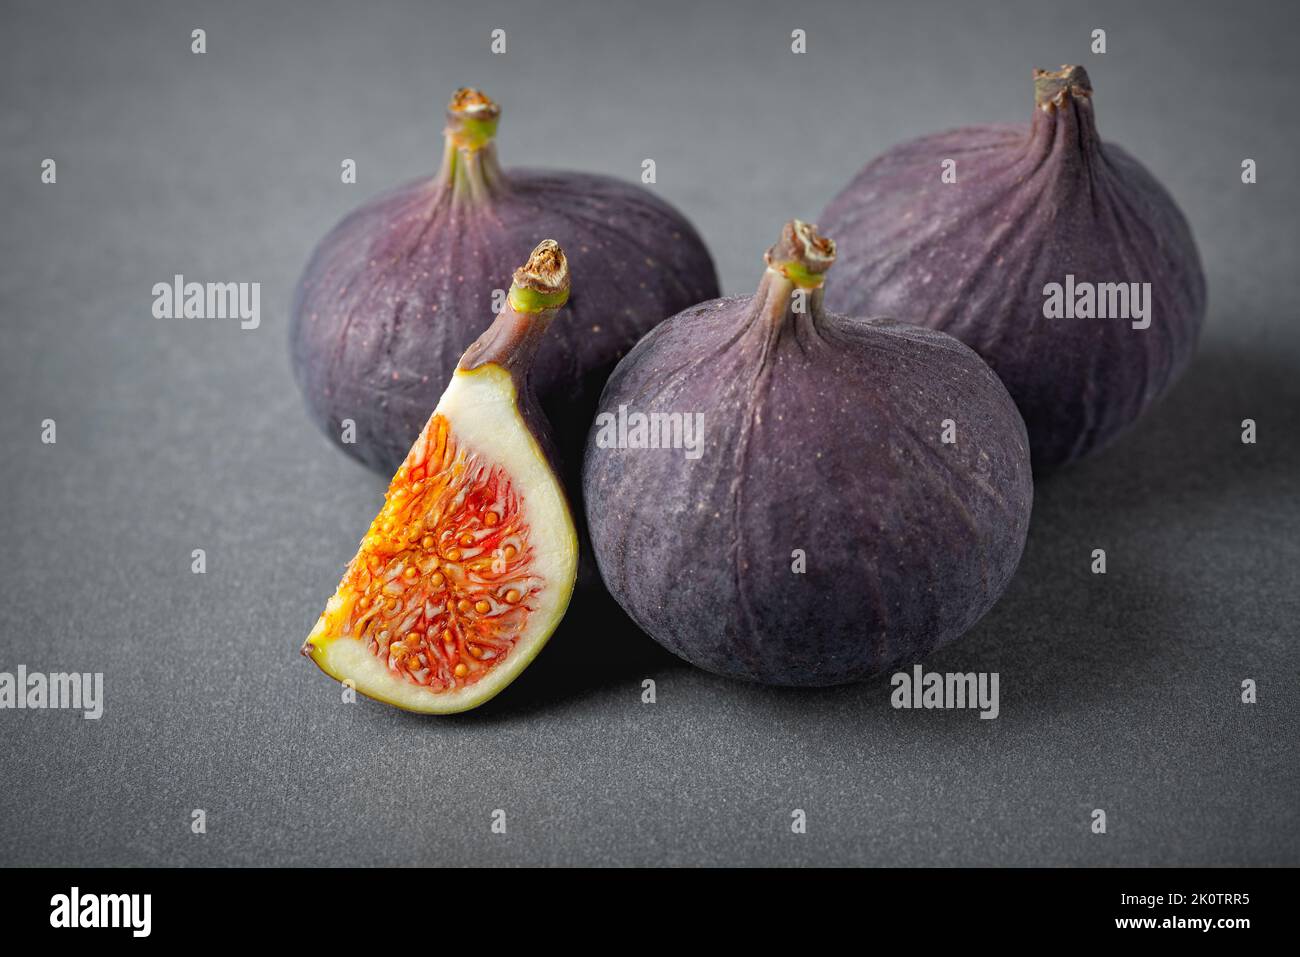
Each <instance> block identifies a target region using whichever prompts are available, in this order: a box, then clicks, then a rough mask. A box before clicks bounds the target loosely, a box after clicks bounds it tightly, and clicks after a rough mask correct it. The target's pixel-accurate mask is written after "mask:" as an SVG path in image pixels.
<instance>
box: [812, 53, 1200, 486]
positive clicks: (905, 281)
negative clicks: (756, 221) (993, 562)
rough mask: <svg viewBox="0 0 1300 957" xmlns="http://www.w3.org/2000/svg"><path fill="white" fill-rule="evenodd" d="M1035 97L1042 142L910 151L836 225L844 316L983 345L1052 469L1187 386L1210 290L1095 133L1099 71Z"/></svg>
mask: <svg viewBox="0 0 1300 957" xmlns="http://www.w3.org/2000/svg"><path fill="white" fill-rule="evenodd" d="M1035 100H1036V103H1035V108H1034V114H1033V120H1032V122H1031V123H1030V124H1029V126H1028V127H1025V126H977V127H968V128H964V129H958V130H953V131H950V132H947V133H940V134H937V135H933V136H926V137H923V138H921V139H918V140H914V141H912V142H909V143H905V144H903V145H902V146H898V147H895V148H894V149H892V150H890V151H889V152H887V153H886V154H884V155H883V156H881V157H880V158H879V159H877V160H875V161H874V162H872V163H871V164H869V165H868V166H867V167H866V168H865V169H863V170H862V172H860V173H859V174H858V175H857V177H856V178H855V179H854V180H853V182H852V183H850V184H849V186H848V187H847V188H846V189H845V190H844V191H843V192H842V193H840V195H839V196H837V197H836V198H835V199H834V200H833V201H832V202H831V204H830V205H829V206H828V207H827V209H826V211H825V213H824V214H823V223H824V224H825V226H826V228H827V229H828V230H830V231H832V232H833V233H834V234H835V235H836V236H837V237H838V239H839V241H840V249H841V257H840V259H841V265H840V267H839V269H838V271H837V283H836V284H835V285H834V286H833V287H832V288H831V289H830V290H829V291H828V293H827V296H828V302H829V303H830V305H831V306H832V307H834V308H837V309H842V310H845V311H850V312H854V313H860V312H865V313H869V314H886V315H892V316H897V317H899V318H901V319H906V320H908V321H912V322H917V323H920V324H922V325H925V326H929V327H931V328H934V329H941V330H943V331H945V332H948V333H950V334H952V335H954V336H956V337H957V338H958V339H961V340H962V341H963V342H965V343H966V344H967V345H969V346H970V347H971V348H973V349H974V350H975V351H976V352H978V353H979V354H980V355H981V356H982V357H983V358H984V359H985V361H987V362H988V363H989V365H990V366H992V367H993V369H994V371H996V372H997V373H998V375H999V376H1000V377H1001V378H1002V381H1003V382H1004V383H1006V386H1007V389H1008V390H1009V391H1010V393H1011V395H1012V397H1013V398H1014V399H1015V400H1016V404H1017V406H1018V407H1019V408H1020V411H1021V414H1022V415H1023V416H1024V419H1025V424H1026V426H1027V428H1028V430H1029V441H1030V447H1031V450H1032V453H1033V459H1034V465H1035V467H1036V468H1044V467H1051V466H1056V465H1061V464H1063V463H1066V462H1070V461H1072V460H1074V459H1077V458H1079V457H1081V456H1083V455H1086V454H1088V453H1089V452H1092V451H1094V450H1096V449H1099V448H1101V447H1102V446H1104V445H1105V444H1106V443H1107V442H1109V441H1110V440H1111V439H1113V438H1114V437H1115V436H1116V435H1118V434H1119V433H1120V432H1121V431H1122V430H1123V429H1124V428H1125V427H1126V426H1128V425H1129V424H1130V423H1132V422H1133V421H1134V420H1136V419H1137V418H1138V417H1139V416H1140V415H1141V414H1142V413H1143V412H1144V411H1145V410H1146V409H1147V408H1148V407H1149V406H1150V405H1151V404H1152V403H1153V402H1154V401H1155V400H1156V399H1157V398H1158V397H1159V396H1160V395H1161V394H1162V393H1164V392H1165V391H1166V390H1167V389H1168V388H1169V387H1170V386H1171V384H1172V383H1173V382H1174V380H1175V379H1176V378H1177V377H1178V375H1179V374H1180V373H1181V372H1182V370H1183V369H1184V367H1185V366H1186V365H1187V364H1188V362H1189V361H1190V359H1191V356H1192V353H1193V351H1194V350H1195V347H1196V339H1197V335H1198V333H1199V331H1200V327H1201V322H1202V319H1203V318H1204V314H1205V277H1204V275H1203V274H1202V272H1201V264H1200V258H1199V256H1198V254H1197V251H1196V244H1195V242H1194V241H1193V239H1192V234H1191V230H1190V228H1189V227H1188V225H1187V221H1186V219H1184V217H1183V215H1182V213H1181V212H1180V211H1179V209H1178V207H1177V206H1176V205H1175V204H1174V201H1173V199H1172V198H1170V196H1169V194H1168V193H1167V192H1166V191H1165V189H1164V187H1162V186H1161V185H1160V183H1159V182H1157V181H1156V179H1155V178H1154V177H1153V176H1152V175H1151V174H1150V173H1149V172H1148V171H1147V170H1146V169H1145V167H1143V166H1142V165H1141V164H1140V163H1138V161H1137V160H1135V159H1133V158H1132V157H1131V156H1129V154H1128V153H1126V152H1125V151H1124V150H1122V149H1121V148H1120V147H1118V146H1115V145H1114V144H1112V143H1103V142H1102V140H1101V138H1100V137H1099V136H1098V135H1097V130H1096V125H1095V122H1094V117H1093V102H1092V87H1091V84H1090V83H1089V80H1088V76H1087V74H1086V73H1085V72H1084V70H1083V69H1082V68H1080V67H1063V68H1062V69H1061V70H1060V71H1059V72H1045V71H1037V72H1036V73H1035ZM1142 312H1145V315H1141V313H1142ZM1103 313H1104V314H1105V318H1103V317H1102V314H1103Z"/></svg>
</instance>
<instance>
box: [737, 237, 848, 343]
mask: <svg viewBox="0 0 1300 957" xmlns="http://www.w3.org/2000/svg"><path fill="white" fill-rule="evenodd" d="M764 259H765V260H766V262H767V269H766V270H764V271H763V278H762V281H760V282H759V285H758V293H757V294H756V295H755V296H754V315H755V316H758V317H762V319H761V324H762V325H763V326H765V327H766V328H768V329H769V330H774V331H779V330H781V329H783V328H785V327H786V325H787V323H789V322H791V321H793V320H795V319H796V318H797V317H798V316H803V317H806V318H807V319H808V320H810V321H812V322H814V323H815V322H817V321H819V320H820V317H821V312H822V298H823V290H822V283H823V282H824V281H825V278H826V270H828V269H830V268H831V265H832V264H833V263H834V262H835V243H834V241H833V240H830V239H827V238H825V237H824V236H819V235H818V234H817V227H816V226H813V225H811V224H809V223H805V222H801V221H800V220H797V219H794V220H791V221H790V222H788V223H786V224H785V227H784V228H783V229H782V230H781V238H780V239H778V240H777V241H776V244H775V245H773V246H772V248H770V249H769V250H768V251H767V253H766V255H765V256H764ZM800 292H803V293H805V295H802V296H797V295H796V294H797V293H800Z"/></svg>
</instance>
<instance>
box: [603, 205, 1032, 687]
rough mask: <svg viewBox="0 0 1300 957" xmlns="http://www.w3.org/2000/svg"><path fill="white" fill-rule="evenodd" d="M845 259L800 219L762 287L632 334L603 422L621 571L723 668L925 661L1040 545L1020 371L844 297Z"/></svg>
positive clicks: (705, 662)
mask: <svg viewBox="0 0 1300 957" xmlns="http://www.w3.org/2000/svg"><path fill="white" fill-rule="evenodd" d="M834 259H835V244H834V243H833V242H832V241H831V240H830V239H827V238H824V237H822V236H820V235H819V234H818V233H817V232H816V227H813V226H810V225H807V224H805V223H801V222H799V221H798V220H796V221H794V222H791V223H788V224H787V225H786V226H785V228H784V230H783V233H782V236H781V238H780V240H779V241H778V242H777V244H776V245H774V246H773V247H772V248H771V249H769V250H768V252H767V256H766V261H767V269H766V271H765V272H764V273H763V277H762V280H761V281H760V283H759V286H758V292H757V293H756V294H755V295H754V296H753V297H751V298H724V299H715V300H713V301H711V302H706V303H702V304H700V305H697V306H694V307H692V308H690V309H687V310H686V311H684V312H682V313H680V314H678V315H676V316H674V317H673V318H671V319H669V320H668V321H666V322H664V323H663V324H661V325H659V326H657V327H655V328H654V329H653V330H651V331H650V333H649V334H647V335H646V336H645V338H643V339H642V340H641V342H640V343H638V344H637V346H636V347H635V348H634V349H633V350H632V351H631V352H629V353H628V355H627V356H626V357H625V358H624V359H623V360H622V361H621V362H620V363H619V364H618V367H617V368H616V369H615V370H614V373H613V375H612V376H611V377H610V380H609V383H608V384H607V385H606V387H605V392H604V395H603V396H602V398H601V404H600V410H599V412H598V415H597V417H596V420H595V422H594V424H593V426H592V431H591V434H590V436H589V439H588V444H587V454H586V459H585V463H584V469H583V492H584V497H585V503H586V514H587V521H588V524H589V531H590V536H591V542H592V547H593V549H594V551H595V556H596V562H597V564H598V566H599V569H600V573H601V575H602V577H603V578H604V581H605V584H606V587H607V588H608V589H609V591H610V593H611V594H612V595H613V596H614V597H615V599H617V600H618V602H619V604H621V605H622V606H623V608H624V610H625V611H626V612H627V613H628V614H629V616H630V617H631V618H632V619H633V620H634V621H635V622H636V623H637V624H638V625H639V626H640V627H641V628H642V629H643V630H644V631H645V632H647V633H648V634H649V635H650V636H651V637H653V638H654V639H656V640H657V641H658V642H659V643H660V644H662V645H664V646H665V647H666V648H668V649H669V650H670V651H673V652H675V653H676V654H677V655H679V656H681V657H682V658H685V659H686V660H687V661H690V662H692V663H694V664H696V665H698V666H700V667H702V668H705V669H707V670H709V671H713V672H716V673H718V674H722V675H727V676H731V677H736V678H743V679H749V680H753V681H759V682H764V683H769V684H778V685H831V684H840V683H844V682H849V681H854V680H858V679H862V678H866V677H869V676H871V675H875V674H879V673H881V672H883V671H886V670H889V669H891V668H893V667H895V666H897V665H900V664H904V663H910V662H913V661H915V660H917V659H919V658H920V657H922V656H923V655H925V654H927V653H928V652H930V651H932V650H933V649H935V648H938V647H940V646H941V645H944V644H946V643H947V642H949V641H952V640H953V639H954V638H956V637H958V636H959V635H961V634H962V633H963V632H964V631H966V630H967V629H968V628H970V626H971V625H972V624H974V623H975V621H976V620H977V619H979V617H980V616H981V615H983V614H984V613H985V611H987V610H988V609H989V608H990V607H991V606H992V605H993V603H994V602H995V601H996V600H997V598H998V597H999V596H1000V595H1001V593H1002V591H1003V589H1004V588H1005V587H1006V584H1007V582H1008V580H1009V579H1010V578H1011V575H1012V572H1013V571H1014V570H1015V568H1016V564H1017V562H1018V561H1019V559H1020V553H1021V550H1022V549H1023V547H1024V543H1025V534H1026V531H1027V528H1028V525H1029V512H1030V506H1031V503H1032V499H1033V488H1032V481H1031V470H1030V460H1029V449H1028V439H1027V437H1026V434H1025V427H1024V423H1023V422H1022V421H1021V419H1020V415H1019V414H1018V413H1017V412H1016V407H1015V404H1014V403H1013V402H1012V401H1011V397H1010V396H1009V395H1008V394H1007V391H1006V389H1005V388H1004V387H1003V385H1002V383H1001V382H1000V381H999V380H998V378H997V376H995V375H994V374H993V372H992V370H990V369H989V367H988V366H987V365H985V363H984V362H982V361H981V360H980V358H979V357H978V356H977V355H975V353H974V352H972V351H971V350H970V349H968V348H967V347H966V346H964V345H962V344H961V343H960V342H958V341H957V340H956V339H953V338H952V337H950V336H947V335H945V334H944V333H941V332H937V331H934V330H931V329H925V328H921V327H919V326H915V325H910V324H907V323H902V322H896V321H894V320H891V319H855V318H849V317H845V316H841V315H837V314H835V313H832V312H829V311H826V310H825V309H824V307H823V289H822V283H823V280H824V278H825V274H826V272H827V269H828V268H829V267H830V266H831V264H832V262H833V261H834ZM692 422H693V425H691V427H690V430H689V431H690V432H691V433H693V435H692V441H691V442H690V443H687V442H685V440H684V439H683V440H682V441H678V440H677V435H678V433H679V432H680V434H681V435H682V436H686V434H687V432H688V429H687V425H688V424H689V423H692ZM677 446H682V448H679V447H677Z"/></svg>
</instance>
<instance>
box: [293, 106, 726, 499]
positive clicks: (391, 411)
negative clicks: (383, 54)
mask: <svg viewBox="0 0 1300 957" xmlns="http://www.w3.org/2000/svg"><path fill="white" fill-rule="evenodd" d="M499 114H500V110H499V108H498V107H497V105H496V104H495V103H494V102H493V101H492V100H490V99H488V98H487V97H486V96H484V95H483V94H482V93H480V92H478V91H475V90H469V89H462V90H459V91H457V93H456V94H455V96H454V97H453V98H452V101H451V104H450V106H449V107H448V110H447V128H446V131H445V144H444V151H443V161H442V168H441V171H440V172H439V173H438V175H437V176H435V177H433V178H430V179H422V180H419V181H417V182H414V183H411V184H408V185H406V186H402V187H400V188H398V189H396V190H393V191H391V192H389V193H386V194H384V195H381V196H379V197H378V198H376V199H372V200H370V201H369V202H367V203H365V204H364V205H363V206H361V207H360V208H359V209H357V210H355V211H354V212H352V213H351V214H350V215H349V216H347V217H346V218H345V219H344V220H343V221H342V222H340V223H339V224H338V225H337V226H335V227H334V229H333V230H332V231H331V232H330V233H329V234H328V235H327V236H326V237H325V238H324V239H323V240H322V241H321V243H320V245H319V246H318V247H317V248H316V250H315V252H314V253H313V254H312V257H311V261H310V263H309V264H308V266H307V268H306V270H305V272H304V273H303V276H302V278H301V279H300V281H299V284H298V288H297V291H296V293H295V296H294V302H293V310H292V315H291V325H290V348H291V354H292V360H293V368H294V374H295V376H296V378H297V381H298V384H299V386H300V388H301V390H302V393H303V396H304V398H305V400H306V404H307V407H308V409H309V411H310V412H311V414H312V416H313V418H314V419H315V420H316V422H317V423H318V425H319V426H320V427H321V429H322V430H323V431H324V432H325V433H326V434H327V435H328V436H329V437H330V438H331V439H332V440H333V441H334V442H335V443H337V444H339V445H340V446H341V447H342V448H343V449H344V450H345V451H346V452H348V453H349V454H350V455H352V456H354V457H356V458H358V459H360V460H361V461H362V462H364V463H365V464H366V465H368V466H370V467H371V468H373V469H375V470H377V471H380V472H382V473H384V474H386V475H391V474H392V473H393V471H394V470H395V469H396V468H397V466H398V464H399V463H400V462H401V461H402V458H403V457H404V456H405V455H406V452H407V449H409V448H410V446H411V443H412V442H413V441H414V439H415V437H416V435H418V434H419V432H420V429H421V428H422V427H423V425H424V422H425V419H426V418H427V417H428V413H429V409H430V408H432V407H433V404H434V403H435V402H436V401H437V399H438V394H439V390H440V389H441V388H442V386H443V384H445V383H446V382H447V380H448V378H449V377H450V376H451V374H452V370H454V369H455V367H456V362H457V360H458V359H459V358H460V355H461V353H463V352H464V351H465V348H466V347H467V346H468V345H469V344H470V343H471V342H473V341H474V340H475V338H476V337H477V336H478V335H479V334H480V333H481V332H482V331H483V330H484V328H485V327H486V324H487V323H486V321H485V320H486V318H487V317H490V316H491V315H492V311H493V307H494V306H497V305H499V300H498V302H494V300H493V297H494V294H495V295H497V296H498V297H499V295H500V294H501V293H504V290H503V289H499V284H500V280H501V279H502V277H506V276H509V275H510V270H511V269H513V268H514V267H515V266H516V265H518V263H519V262H520V261H521V260H522V259H523V258H524V256H526V255H527V253H528V251H529V250H530V249H532V248H533V247H534V246H535V245H536V244H537V243H538V242H540V241H541V240H542V239H544V238H546V237H548V236H553V237H555V238H556V239H557V240H558V241H559V243H560V244H561V245H562V246H563V247H564V248H565V250H566V251H567V254H568V256H569V258H570V269H571V270H572V273H573V275H574V277H575V282H574V286H575V288H576V289H577V292H575V294H574V296H573V298H572V299H571V300H570V302H569V312H568V316H569V319H568V321H566V322H565V323H563V324H562V325H561V326H559V327H557V328H556V329H555V330H553V332H552V334H551V335H549V336H548V337H547V339H546V341H545V342H543V343H542V346H541V348H540V350H539V353H538V356H537V361H536V363H535V364H534V367H533V379H534V383H535V386H536V388H537V391H538V396H539V398H540V399H541V402H542V405H543V408H544V410H545V411H546V413H547V415H548V417H549V419H550V421H551V422H552V423H553V425H554V427H555V431H554V433H553V437H554V438H555V440H556V442H557V444H558V446H559V451H560V452H561V453H562V455H563V457H565V458H566V459H570V458H571V459H572V460H573V461H574V462H575V467H574V472H575V474H576V471H577V467H576V462H577V461H578V460H580V457H581V448H582V441H583V439H584V438H585V436H586V430H587V425H588V424H589V423H590V421H591V416H592V413H593V411H594V409H595V404H596V401H597V399H598V398H599V396H600V389H601V387H602V386H603V385H604V382H605V379H606V377H607V376H608V374H609V372H610V370H611V369H613V367H614V364H615V362H617V361H618V359H619V358H620V357H621V356H622V355H623V354H624V353H626V351H627V350H628V349H630V348H631V347H632V345H633V344H635V343H636V341H637V339H639V338H640V337H641V335H642V334H643V333H644V332H646V331H647V330H648V329H649V328H651V327H652V326H653V325H654V324H655V323H657V322H660V321H661V320H663V319H664V318H665V317H667V316H670V315H672V314H673V313H675V312H678V311H679V310H681V309H684V308H686V307H687V306H689V305H691V304H693V303H696V302H699V301H700V300H702V299H708V298H710V297H712V296H716V295H717V294H718V292H717V279H716V276H715V274H714V270H713V263H712V260H711V259H710V257H709V253H708V250H707V249H705V247H704V244H703V242H702V240H701V239H700V237H699V236H698V234H697V233H696V232H695V230H694V228H693V227H692V226H691V225H690V223H689V222H687V221H686V220H685V219H684V218H683V217H682V216H681V214H680V213H678V212H677V211H676V210H675V209H673V208H672V207H671V206H669V205H668V204H667V203H666V202H664V201H663V200H661V199H659V198H658V197H657V196H655V195H654V194H652V193H651V192H650V191H649V190H647V189H645V188H643V187H640V186H635V185H631V184H628V183H624V182H621V181H619V180H615V179H611V178H609V177H604V176H596V175H588V174H582V173H568V172H557V171H538V170H527V169H512V170H507V171H503V170H502V169H501V167H500V165H499V164H498V162H497V156H496V145H495V142H494V139H495V134H496V129H497V123H498V119H499ZM347 423H351V424H352V431H351V432H348V431H346V430H345V424H347ZM349 440H351V441H349Z"/></svg>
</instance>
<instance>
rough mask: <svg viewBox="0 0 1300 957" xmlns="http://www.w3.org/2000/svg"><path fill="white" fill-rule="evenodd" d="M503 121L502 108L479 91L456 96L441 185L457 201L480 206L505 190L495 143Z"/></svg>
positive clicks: (449, 118) (464, 90)
mask: <svg viewBox="0 0 1300 957" xmlns="http://www.w3.org/2000/svg"><path fill="white" fill-rule="evenodd" d="M500 118H501V107H499V106H498V105H497V104H496V103H495V102H493V101H492V100H491V99H489V98H488V97H487V96H486V95H485V94H483V93H482V92H480V91H479V90H475V89H471V88H469V87H462V88H461V89H459V90H457V91H456V92H455V93H454V94H452V97H451V102H450V103H448V104H447V126H446V127H445V128H444V130H443V139H444V142H443V152H442V169H441V170H440V172H439V174H438V184H439V185H440V186H441V188H442V189H444V190H447V191H450V192H451V194H452V197H453V200H454V201H456V202H469V203H480V202H483V201H485V200H487V199H488V198H489V197H491V196H492V195H493V194H495V193H498V192H500V191H501V190H502V189H504V188H505V177H504V176H503V175H502V173H501V167H500V165H499V164H498V162H497V153H496V143H495V142H494V139H495V137H496V132H497V123H498V121H499V120H500Z"/></svg>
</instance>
